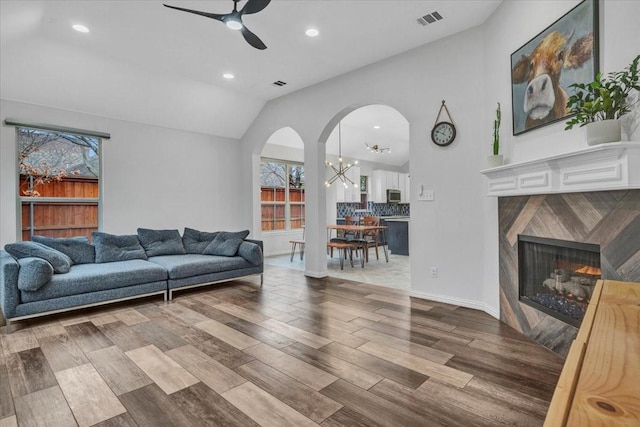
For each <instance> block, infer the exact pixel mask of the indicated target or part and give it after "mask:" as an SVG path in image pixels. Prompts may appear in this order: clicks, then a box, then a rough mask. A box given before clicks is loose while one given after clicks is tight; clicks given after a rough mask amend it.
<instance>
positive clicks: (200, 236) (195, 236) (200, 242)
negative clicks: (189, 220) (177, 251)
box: [182, 227, 218, 254]
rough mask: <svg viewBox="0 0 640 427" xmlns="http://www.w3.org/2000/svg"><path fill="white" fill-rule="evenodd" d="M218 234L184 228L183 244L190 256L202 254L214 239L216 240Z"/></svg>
mask: <svg viewBox="0 0 640 427" xmlns="http://www.w3.org/2000/svg"><path fill="white" fill-rule="evenodd" d="M217 235H218V232H217V231H216V232H215V233H207V232H206V231H198V230H195V229H193V228H188V227H185V228H184V233H183V235H182V243H183V244H184V249H185V251H186V252H187V253H188V254H201V253H202V252H203V251H204V250H205V248H206V247H207V246H209V244H210V243H211V242H213V239H215V238H216V236H217Z"/></svg>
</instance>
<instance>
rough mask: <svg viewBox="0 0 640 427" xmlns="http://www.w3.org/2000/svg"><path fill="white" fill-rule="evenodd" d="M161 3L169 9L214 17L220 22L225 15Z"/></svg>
mask: <svg viewBox="0 0 640 427" xmlns="http://www.w3.org/2000/svg"><path fill="white" fill-rule="evenodd" d="M162 5H163V6H165V7H168V8H169V9H175V10H180V11H182V12H189V13H194V14H196V15H200V16H205V17H207V18H211V19H215V20H217V21H220V22H223V19H224V17H225V16H227V14H224V15H221V14H218V13H209V12H200V11H199V10H193V9H185V8H183V7H177V6H169V5H168V4H164V3H163V4H162Z"/></svg>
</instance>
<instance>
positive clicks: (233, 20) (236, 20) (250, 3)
mask: <svg viewBox="0 0 640 427" xmlns="http://www.w3.org/2000/svg"><path fill="white" fill-rule="evenodd" d="M238 1H239V0H233V11H231V12H229V13H225V14H218V13H209V12H201V11H199V10H192V9H185V8H183V7H177V6H169V5H168V4H164V3H163V5H164V6H165V7H168V8H170V9H176V10H181V11H183V12H189V13H194V14H196V15H201V16H205V17H207V18H211V19H215V20H216V21H220V22H224V23H225V24H226V25H227V27H229V28H231V29H232V30H240V32H241V33H242V36H243V37H244V39H245V40H246V41H247V43H249V44H250V45H251V46H253V47H255V48H256V49H260V50H263V49H266V48H267V46H266V45H265V44H264V43H263V42H262V40H260V38H259V37H258V36H256V35H255V34H253V33H252V32H251V31H249V29H248V28H247V27H246V26H245V25H244V23H243V22H242V15H250V14H252V13H258V12H260V11H261V10H262V9H264V8H265V7H267V6H268V5H269V3H270V2H271V0H247V3H246V4H245V5H244V7H243V8H242V9H240V10H238Z"/></svg>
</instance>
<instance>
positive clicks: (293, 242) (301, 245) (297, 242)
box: [289, 225, 306, 262]
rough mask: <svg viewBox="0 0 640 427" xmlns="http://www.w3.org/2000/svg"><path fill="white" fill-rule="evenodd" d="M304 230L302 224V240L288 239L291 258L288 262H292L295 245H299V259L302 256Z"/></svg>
mask: <svg viewBox="0 0 640 427" xmlns="http://www.w3.org/2000/svg"><path fill="white" fill-rule="evenodd" d="M305 231H306V229H305V227H304V225H303V226H302V240H289V243H291V259H290V262H293V255H294V254H295V253H296V246H300V260H301V261H302V259H303V258H304V232H305Z"/></svg>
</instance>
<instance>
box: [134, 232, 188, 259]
mask: <svg viewBox="0 0 640 427" xmlns="http://www.w3.org/2000/svg"><path fill="white" fill-rule="evenodd" d="M138 240H139V241H140V243H142V247H143V248H144V250H145V252H146V253H147V256H158V255H184V254H186V252H185V250H184V245H183V244H182V238H181V237H180V232H179V231H178V230H150V229H148V228H138Z"/></svg>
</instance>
